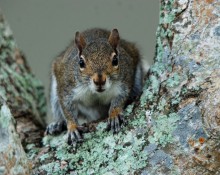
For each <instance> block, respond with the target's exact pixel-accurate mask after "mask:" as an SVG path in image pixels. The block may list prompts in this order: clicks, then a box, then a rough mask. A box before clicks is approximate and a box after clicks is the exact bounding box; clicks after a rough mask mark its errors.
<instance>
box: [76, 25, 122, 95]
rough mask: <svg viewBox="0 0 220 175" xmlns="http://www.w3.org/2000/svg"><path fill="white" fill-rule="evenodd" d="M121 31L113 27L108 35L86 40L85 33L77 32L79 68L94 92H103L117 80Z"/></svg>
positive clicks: (83, 78)
mask: <svg viewBox="0 0 220 175" xmlns="http://www.w3.org/2000/svg"><path fill="white" fill-rule="evenodd" d="M119 40H120V37H119V33H118V30H117V29H113V30H112V31H111V33H110V35H109V37H108V39H105V38H97V39H96V40H94V41H92V42H88V43H87V42H86V39H85V38H84V36H83V34H81V33H80V32H76V34H75V45H76V47H77V48H78V55H77V57H78V68H79V71H80V74H81V77H82V81H84V82H85V83H86V84H88V85H89V87H90V89H91V90H92V91H93V92H103V91H105V90H107V89H109V88H111V85H112V84H113V83H114V81H117V79H118V74H119V63H120V60H119V52H118V45H119Z"/></svg>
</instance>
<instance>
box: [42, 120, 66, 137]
mask: <svg viewBox="0 0 220 175" xmlns="http://www.w3.org/2000/svg"><path fill="white" fill-rule="evenodd" d="M66 129H67V127H66V121H64V120H61V121H57V122H53V123H50V124H49V125H48V126H47V128H46V131H45V134H46V135H57V134H60V133H61V132H62V131H64V130H66Z"/></svg>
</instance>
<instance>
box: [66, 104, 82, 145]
mask: <svg viewBox="0 0 220 175" xmlns="http://www.w3.org/2000/svg"><path fill="white" fill-rule="evenodd" d="M63 112H64V116H65V119H66V124H67V135H68V137H67V143H68V144H69V145H76V143H78V142H82V141H83V139H82V136H81V134H80V132H79V131H81V126H79V125H78V121H77V116H78V110H77V108H76V107H75V105H74V104H72V105H71V106H69V108H64V107H63Z"/></svg>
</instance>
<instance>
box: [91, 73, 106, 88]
mask: <svg viewBox="0 0 220 175" xmlns="http://www.w3.org/2000/svg"><path fill="white" fill-rule="evenodd" d="M93 82H94V83H95V85H96V86H103V85H105V82H106V75H104V74H97V73H96V74H94V76H93Z"/></svg>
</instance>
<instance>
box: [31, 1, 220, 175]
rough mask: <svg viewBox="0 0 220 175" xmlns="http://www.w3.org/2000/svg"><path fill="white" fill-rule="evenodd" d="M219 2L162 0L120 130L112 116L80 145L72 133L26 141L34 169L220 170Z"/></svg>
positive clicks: (54, 171)
mask: <svg viewBox="0 0 220 175" xmlns="http://www.w3.org/2000/svg"><path fill="white" fill-rule="evenodd" d="M219 14H220V2H218V1H214V0H163V1H161V8H160V23H159V27H158V30H157V46H156V54H155V60H154V64H153V65H152V66H151V68H150V70H149V71H148V74H147V76H146V81H145V86H144V89H143V94H142V95H141V97H140V100H139V101H138V102H135V103H133V104H132V105H129V106H128V107H127V109H126V111H125V116H126V117H127V119H128V124H127V126H125V127H124V128H123V129H122V131H121V132H120V133H119V134H117V135H113V134H112V133H109V132H106V131H105V127H106V122H105V121H104V122H100V123H98V124H95V127H96V131H94V132H90V133H87V134H85V135H84V140H85V141H84V142H83V143H82V144H81V145H80V146H79V147H78V148H77V150H75V149H74V148H73V147H71V146H68V145H67V144H66V143H65V133H63V134H61V135H59V136H57V137H52V136H46V137H44V138H43V144H44V146H43V147H42V148H39V146H38V145H36V144H31V145H30V144H29V145H28V146H27V152H28V154H27V155H28V157H29V158H30V157H31V158H32V160H33V161H32V163H33V169H32V174H106V175H107V174H108V175H110V174H142V175H145V174H166V175H167V174H172V175H173V174H185V175H188V174H203V175H204V174H205V175H206V174H207V175H210V174H216V175H217V174H220V98H219V96H220V59H219V56H220V53H219V51H218V50H219V49H218V48H220V18H219Z"/></svg>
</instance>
